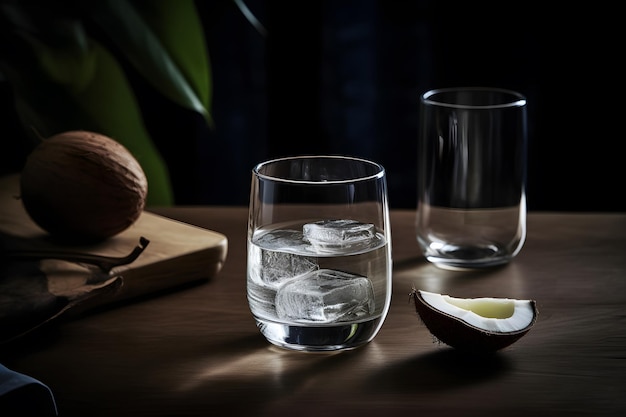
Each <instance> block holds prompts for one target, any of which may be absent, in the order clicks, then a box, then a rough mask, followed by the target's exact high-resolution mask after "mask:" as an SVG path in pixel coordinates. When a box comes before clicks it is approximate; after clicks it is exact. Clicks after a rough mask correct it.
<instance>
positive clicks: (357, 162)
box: [247, 156, 392, 351]
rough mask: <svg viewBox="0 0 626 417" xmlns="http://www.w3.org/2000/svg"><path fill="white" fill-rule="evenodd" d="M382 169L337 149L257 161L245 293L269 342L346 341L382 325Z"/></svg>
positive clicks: (387, 256) (385, 253)
mask: <svg viewBox="0 0 626 417" xmlns="http://www.w3.org/2000/svg"><path fill="white" fill-rule="evenodd" d="M391 269H392V265H391V230H390V225H389V207H388V202H387V185H386V178H385V170H384V168H383V167H382V166H380V165H379V164H376V163H374V162H371V161H367V160H363V159H357V158H350V157H341V156H302V157H293V158H283V159H276V160H272V161H268V162H263V163H261V164H259V165H257V166H256V167H254V169H253V172H252V187H251V193H250V216H249V222H248V268H247V294H248V302H249V306H250V310H251V312H252V314H253V316H254V318H255V320H256V323H257V326H258V328H259V330H260V331H261V333H262V334H263V335H264V336H265V338H266V339H267V340H268V341H270V342H271V343H273V344H275V345H278V346H281V347H284V348H288V349H294V350H303V351H332V350H342V349H352V348H356V347H358V346H361V345H363V344H365V343H367V342H369V341H371V340H372V339H373V338H374V336H375V335H376V334H377V333H378V331H379V330H380V327H381V326H382V324H383V321H384V319H385V317H386V315H387V311H388V309H389V304H390V301H391Z"/></svg>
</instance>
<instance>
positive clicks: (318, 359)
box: [0, 207, 626, 417]
mask: <svg viewBox="0 0 626 417" xmlns="http://www.w3.org/2000/svg"><path fill="white" fill-rule="evenodd" d="M154 211H155V212H157V213H158V214H162V215H166V216H168V217H172V218H176V219H179V220H182V221H185V222H188V223H191V224H195V225H198V226H201V227H205V228H209V229H211V230H215V231H217V232H220V233H223V234H224V235H226V236H227V237H228V240H229V241H228V257H227V260H226V263H225V265H224V267H223V269H222V270H221V271H220V272H219V274H218V275H217V276H216V277H215V278H214V279H213V280H211V281H209V282H206V283H204V284H200V285H196V286H192V287H188V288H184V289H180V290H177V291H170V292H168V293H165V294H160V295H158V296H155V297H150V298H147V299H142V300H138V301H136V302H133V303H130V304H126V305H123V306H117V307H116V308H113V309H107V310H105V311H98V312H96V313H91V314H87V315H85V316H83V317H80V318H77V319H73V320H70V321H66V322H62V323H59V324H58V325H57V326H54V327H51V328H48V329H46V330H45V331H43V332H41V333H38V334H35V335H31V336H30V337H28V338H27V342H28V343H24V342H23V343H21V344H19V348H17V347H6V346H5V347H4V348H3V349H2V350H0V355H1V356H0V363H3V364H4V365H5V366H7V367H9V368H11V369H13V370H15V371H18V372H22V373H25V374H28V375H30V376H33V377H35V378H37V379H39V380H40V381H42V382H44V383H45V384H47V385H48V386H49V387H50V388H51V390H52V392H53V394H54V395H55V398H56V401H57V406H58V409H59V414H60V415H61V416H81V417H84V416H92V417H94V416H144V415H145V416H210V415H228V416H232V415H247V416H283V415H284V416H287V415H290V416H291V415H295V416H300V417H301V416H322V415H323V416H339V415H342V416H374V415H378V416H383V415H384V416H391V415H398V416H413V415H426V413H432V412H435V413H441V414H440V415H446V416H447V415H452V414H455V415H460V416H488V415H490V414H491V413H496V412H497V413H501V414H500V415H503V416H506V417H511V416H565V415H567V416H583V415H584V416H613V415H614V416H618V415H620V416H621V415H626V414H624V413H626V213H624V214H619V213H618V214H615V213H614V214H601V213H594V214H575V213H530V214H529V217H528V238H527V241H526V244H525V246H524V248H523V249H522V251H521V253H520V254H519V255H518V257H517V258H516V259H515V260H514V261H513V262H512V263H511V264H509V265H507V266H505V267H503V268H500V269H495V270H490V271H483V272H473V273H472V272H458V271H457V272H454V271H445V270H441V269H437V268H436V267H434V266H433V265H430V264H428V263H427V262H425V260H424V259H423V257H421V256H420V255H419V253H418V248H417V244H416V242H415V238H414V229H413V222H414V213H413V212H412V211H410V210H394V211H392V214H391V219H392V236H393V258H394V272H393V298H392V303H391V308H390V311H389V315H388V317H387V319H386V321H385V324H384V325H383V327H382V329H381V331H380V333H379V334H378V336H377V337H376V338H375V339H374V341H373V342H371V343H370V344H368V345H366V346H364V347H361V348H359V349H356V350H353V351H348V352H343V353H332V354H321V353H299V352H290V351H284V350H280V349H278V348H275V347H272V346H270V345H269V344H268V343H267V342H266V341H265V339H264V338H263V337H262V336H261V335H260V333H259V332H258V331H257V329H256V327H255V324H254V321H253V319H252V316H251V314H250V312H249V310H248V306H247V301H246V291H245V280H246V257H245V255H246V243H245V238H246V227H247V225H246V222H247V209H246V208H244V207H234V208H233V207H186V208H167V209H165V208H163V209H159V210H154ZM412 287H416V288H420V289H424V290H428V291H433V292H440V293H447V294H450V295H454V296H458V297H480V296H491V297H511V298H532V299H535V300H536V301H537V305H538V309H539V318H538V321H537V323H536V324H535V327H534V328H533V329H532V330H531V331H530V333H528V334H527V335H526V336H525V337H523V338H522V339H520V340H519V341H518V342H517V343H515V344H513V345H512V346H510V347H508V348H506V349H505V350H502V351H500V352H499V353H497V354H496V355H494V356H490V357H483V358H481V357H476V356H466V355H461V354H459V353H458V352H456V351H455V350H453V349H451V348H448V347H446V346H445V345H439V344H437V343H435V342H434V341H433V339H432V337H431V335H430V333H429V332H428V330H427V329H426V328H425V327H424V325H423V324H422V323H421V322H420V320H419V319H418V317H417V315H416V313H415V310H414V307H413V305H412V304H411V303H409V297H408V294H409V292H410V291H411V288H412ZM431 415H432V414H431Z"/></svg>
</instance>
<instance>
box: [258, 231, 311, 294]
mask: <svg viewBox="0 0 626 417" xmlns="http://www.w3.org/2000/svg"><path fill="white" fill-rule="evenodd" d="M304 245H307V246H308V244H306V243H305V242H303V240H302V232H299V231H296V230H278V231H272V232H269V233H266V234H264V235H263V236H261V237H260V238H259V239H257V240H255V241H253V244H252V245H250V247H249V249H248V250H249V254H248V262H249V263H248V267H249V268H250V271H249V275H250V278H251V279H252V280H253V281H255V282H257V283H259V284H262V285H269V286H271V287H275V286H278V285H280V284H281V282H283V281H284V280H286V279H291V278H293V277H295V276H298V275H302V274H305V273H307V272H310V271H313V270H316V269H318V268H319V266H318V265H317V261H316V259H315V258H314V257H310V256H302V255H296V254H294V253H291V252H286V251H287V250H289V251H294V250H295V248H296V247H298V246H300V247H302V246H304ZM301 249H302V248H301Z"/></svg>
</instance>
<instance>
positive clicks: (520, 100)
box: [417, 88, 527, 268]
mask: <svg viewBox="0 0 626 417" xmlns="http://www.w3.org/2000/svg"><path fill="white" fill-rule="evenodd" d="M420 123H421V126H420V137H419V156H418V204H417V241H418V243H419V245H420V246H421V248H422V250H423V252H424V255H425V256H426V258H427V259H428V260H429V261H431V262H433V263H435V264H436V265H438V266H440V267H444V268H481V267H490V266H495V265H502V264H505V263H507V262H509V261H510V260H511V259H513V257H514V256H516V255H517V253H518V252H519V251H520V249H521V248H522V245H523V243H524V240H525V238H526V195H525V182H526V140H527V138H526V135H527V132H526V99H525V98H524V96H522V95H521V94H519V93H517V92H514V91H509V90H503V89H496V88H449V89H441V90H432V91H429V92H427V93H425V94H424V95H423V96H422V100H421V113H420Z"/></svg>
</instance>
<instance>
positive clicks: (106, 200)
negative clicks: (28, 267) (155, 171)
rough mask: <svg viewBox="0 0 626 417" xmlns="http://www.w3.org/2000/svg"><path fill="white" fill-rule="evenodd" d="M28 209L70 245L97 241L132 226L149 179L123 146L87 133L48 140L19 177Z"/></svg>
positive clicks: (137, 215) (145, 193)
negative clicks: (72, 242)
mask: <svg viewBox="0 0 626 417" xmlns="http://www.w3.org/2000/svg"><path fill="white" fill-rule="evenodd" d="M20 188H21V199H22V202H23V204H24V208H25V209H26V211H27V212H28V214H29V215H30V217H31V218H32V219H33V221H34V222H35V223H37V224H38V225H39V226H40V227H41V228H42V229H44V230H46V231H47V232H48V233H50V234H51V235H53V236H54V237H57V238H60V239H62V240H70V241H97V240H104V239H106V238H108V237H111V236H113V235H116V234H118V233H120V232H122V231H123V230H125V229H127V228H128V227H129V226H131V225H132V224H133V223H134V222H135V221H136V220H137V219H138V218H139V216H140V214H141V213H142V211H143V209H144V207H145V203H146V195H147V193H148V181H147V179H146V176H145V174H144V172H143V170H142V168H141V165H139V162H137V160H136V159H135V158H134V157H133V155H132V154H131V153H130V152H129V151H128V150H127V149H126V148H125V147H124V146H122V145H121V144H120V143H118V142H116V141H115V140H113V139H111V138H109V137H107V136H104V135H101V134H99V133H94V132H87V131H70V132H64V133H60V134H57V135H54V136H51V137H50V138H48V139H44V140H43V141H42V142H41V143H40V144H39V145H38V146H37V147H36V148H35V149H34V150H33V152H32V153H31V154H30V155H29V156H28V158H27V160H26V164H25V166H24V169H23V171H22V173H21V178H20Z"/></svg>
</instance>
